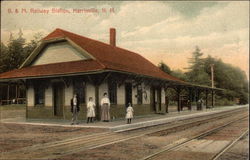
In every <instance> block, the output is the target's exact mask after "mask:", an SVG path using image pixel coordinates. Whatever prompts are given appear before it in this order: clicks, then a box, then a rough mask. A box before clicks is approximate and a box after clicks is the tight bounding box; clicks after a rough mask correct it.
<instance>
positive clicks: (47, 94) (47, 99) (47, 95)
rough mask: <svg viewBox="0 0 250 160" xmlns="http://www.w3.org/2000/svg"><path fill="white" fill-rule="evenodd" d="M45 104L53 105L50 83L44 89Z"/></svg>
mask: <svg viewBox="0 0 250 160" xmlns="http://www.w3.org/2000/svg"><path fill="white" fill-rule="evenodd" d="M45 106H48V107H52V106H53V89H52V86H51V85H49V87H48V88H46V89H45Z"/></svg>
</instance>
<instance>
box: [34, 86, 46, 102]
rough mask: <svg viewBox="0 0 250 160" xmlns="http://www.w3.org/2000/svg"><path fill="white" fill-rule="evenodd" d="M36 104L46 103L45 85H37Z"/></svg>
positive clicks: (35, 88)
mask: <svg viewBox="0 0 250 160" xmlns="http://www.w3.org/2000/svg"><path fill="white" fill-rule="evenodd" d="M34 91H35V105H37V104H38V105H39V104H44V97H45V96H44V94H45V87H44V86H43V85H35V87H34Z"/></svg>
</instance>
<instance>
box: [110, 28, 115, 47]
mask: <svg viewBox="0 0 250 160" xmlns="http://www.w3.org/2000/svg"><path fill="white" fill-rule="evenodd" d="M109 36H110V37H109V44H110V45H111V46H114V47H115V46H116V40H115V39H116V31H115V28H110V30H109Z"/></svg>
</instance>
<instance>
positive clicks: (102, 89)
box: [99, 82, 108, 102]
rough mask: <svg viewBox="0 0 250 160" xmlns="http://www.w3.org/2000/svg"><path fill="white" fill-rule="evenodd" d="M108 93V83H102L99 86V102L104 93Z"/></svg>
mask: <svg viewBox="0 0 250 160" xmlns="http://www.w3.org/2000/svg"><path fill="white" fill-rule="evenodd" d="M105 92H106V93H108V83H107V82H103V83H102V84H101V85H100V86H99V102H101V99H102V97H103V94H104V93H105Z"/></svg>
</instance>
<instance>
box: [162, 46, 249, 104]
mask: <svg viewBox="0 0 250 160" xmlns="http://www.w3.org/2000/svg"><path fill="white" fill-rule="evenodd" d="M202 56H203V53H202V52H201V50H200V49H199V47H196V48H195V51H194V52H193V53H192V58H190V59H189V64H190V66H189V68H187V69H188V72H186V73H184V72H182V71H181V70H175V71H171V69H170V68H169V67H168V66H167V65H166V64H164V63H163V62H162V63H161V67H160V69H162V70H163V71H164V72H166V73H168V74H171V75H172V76H175V77H177V78H180V79H182V80H185V81H188V82H191V83H195V84H200V85H207V86H211V78H210V77H211V64H213V65H214V85H215V87H217V88H222V89H225V90H224V91H223V92H218V93H217V95H216V97H217V98H216V99H218V102H219V103H220V104H223V105H229V104H232V103H233V102H234V101H235V99H238V100H239V103H240V104H247V103H248V96H249V91H248V86H249V82H248V80H247V76H246V74H245V72H244V71H242V70H241V69H240V68H238V67H235V66H232V65H230V64H226V63H224V62H223V61H222V60H221V59H216V58H213V57H212V56H210V55H208V56H207V57H206V58H202ZM165 66H167V67H165ZM169 71H171V72H169ZM234 103H235V102H234Z"/></svg>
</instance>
